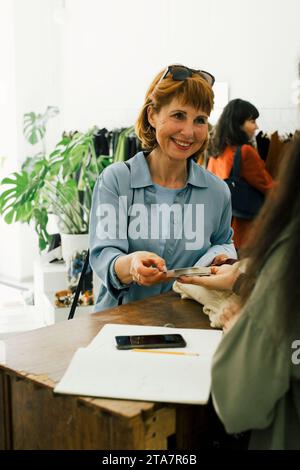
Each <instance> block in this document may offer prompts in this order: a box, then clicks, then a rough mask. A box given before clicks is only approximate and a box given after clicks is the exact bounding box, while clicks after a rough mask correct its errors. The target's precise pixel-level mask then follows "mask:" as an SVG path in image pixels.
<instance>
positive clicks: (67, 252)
mask: <svg viewBox="0 0 300 470" xmlns="http://www.w3.org/2000/svg"><path fill="white" fill-rule="evenodd" d="M60 237H61V252H62V257H63V259H64V260H65V262H66V263H67V264H68V262H69V260H70V259H71V257H72V256H73V254H74V252H76V251H77V252H79V253H81V252H82V251H83V250H86V251H87V250H88V246H89V235H88V233H79V234H74V233H61V234H60Z"/></svg>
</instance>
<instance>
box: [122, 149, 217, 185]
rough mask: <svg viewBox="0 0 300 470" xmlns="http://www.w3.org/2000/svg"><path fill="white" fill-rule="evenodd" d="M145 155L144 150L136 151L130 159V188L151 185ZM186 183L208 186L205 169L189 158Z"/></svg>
mask: <svg viewBox="0 0 300 470" xmlns="http://www.w3.org/2000/svg"><path fill="white" fill-rule="evenodd" d="M146 155H147V154H145V153H144V152H138V153H137V154H136V155H135V156H134V157H133V158H131V159H130V170H131V187H132V188H144V187H146V186H152V185H153V182H152V179H151V175H150V171H149V167H148V164H147V161H146ZM187 183H188V184H191V185H192V186H197V187H199V188H207V187H208V183H207V177H206V171H205V170H204V169H203V168H202V167H201V166H200V165H198V164H197V163H196V162H194V160H191V159H190V160H189V162H188V179H187Z"/></svg>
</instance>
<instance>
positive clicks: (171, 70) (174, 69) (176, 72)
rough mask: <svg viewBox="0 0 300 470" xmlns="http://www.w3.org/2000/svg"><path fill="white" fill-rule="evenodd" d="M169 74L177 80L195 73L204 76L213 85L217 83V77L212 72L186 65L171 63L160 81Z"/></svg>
mask: <svg viewBox="0 0 300 470" xmlns="http://www.w3.org/2000/svg"><path fill="white" fill-rule="evenodd" d="M168 74H170V75H171V76H172V78H173V80H175V81H181V80H186V79H187V78H189V77H192V76H193V75H194V74H198V75H200V77H202V78H204V79H205V80H206V81H207V82H208V83H209V84H210V86H213V84H214V83H215V77H214V76H213V75H212V74H211V73H209V72H205V71H204V70H194V69H190V68H188V67H185V66H184V65H169V66H168V67H167V68H166V70H165V71H164V73H163V75H162V77H161V79H160V80H159V82H158V83H160V82H161V81H162V80H163V79H164V78H166V77H167V76H168Z"/></svg>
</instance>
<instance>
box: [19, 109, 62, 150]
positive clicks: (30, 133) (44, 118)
mask: <svg viewBox="0 0 300 470" xmlns="http://www.w3.org/2000/svg"><path fill="white" fill-rule="evenodd" d="M58 113H59V110H58V108H57V107H56V106H48V107H47V109H46V111H45V112H44V114H36V113H33V112H31V113H26V114H24V127H23V132H24V135H25V138H26V140H27V141H28V142H29V143H30V144H32V145H35V144H36V143H37V142H39V141H40V140H42V139H43V138H44V136H45V134H46V125H47V122H48V120H49V119H50V118H52V117H54V116H56V115H57V114H58Z"/></svg>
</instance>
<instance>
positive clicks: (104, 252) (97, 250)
mask: <svg viewBox="0 0 300 470" xmlns="http://www.w3.org/2000/svg"><path fill="white" fill-rule="evenodd" d="M127 204H129V201H127V197H126V196H123V197H121V196H120V194H119V188H118V184H117V177H116V175H115V173H114V169H113V168H111V167H108V168H107V169H106V170H104V171H103V172H102V173H101V175H100V176H99V178H98V180H97V183H96V185H95V188H94V192H93V201H92V209H91V215H90V234H89V239H90V262H91V266H92V268H93V270H94V271H95V273H96V274H97V276H98V277H99V278H100V279H101V281H102V282H103V285H104V286H105V287H106V288H107V290H108V292H109V294H110V295H111V296H112V297H114V298H116V299H118V297H119V295H120V294H121V293H120V290H122V289H129V285H128V284H122V283H121V282H120V281H119V279H118V278H117V276H116V274H115V271H114V263H115V261H116V259H117V258H118V257H119V256H121V255H126V254H127V253H128V239H127V224H128V215H127V214H128V210H127Z"/></svg>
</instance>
